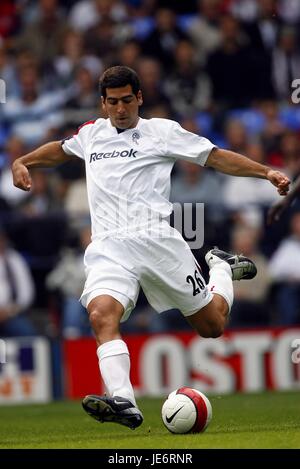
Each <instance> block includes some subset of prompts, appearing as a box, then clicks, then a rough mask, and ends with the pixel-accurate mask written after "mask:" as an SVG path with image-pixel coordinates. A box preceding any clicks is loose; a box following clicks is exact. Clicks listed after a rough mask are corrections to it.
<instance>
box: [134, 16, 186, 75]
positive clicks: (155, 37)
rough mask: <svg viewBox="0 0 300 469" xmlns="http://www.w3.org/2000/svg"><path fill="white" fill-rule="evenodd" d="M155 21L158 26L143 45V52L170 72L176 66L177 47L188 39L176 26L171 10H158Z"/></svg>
mask: <svg viewBox="0 0 300 469" xmlns="http://www.w3.org/2000/svg"><path fill="white" fill-rule="evenodd" d="M155 20H156V26H155V28H154V29H153V31H152V32H151V33H150V34H149V36H148V37H147V38H146V39H145V41H144V43H143V44H142V51H143V54H144V55H148V56H151V57H153V58H154V59H155V60H158V61H159V62H160V63H161V65H162V67H163V68H164V70H165V71H168V70H169V69H170V67H172V66H173V65H174V53H175V49H176V45H177V43H178V41H179V40H182V39H185V38H186V34H185V33H184V32H183V31H182V30H181V29H180V28H179V27H178V26H177V25H176V16H175V13H174V12H173V11H172V10H171V9H168V8H158V10H157V11H156V13H155Z"/></svg>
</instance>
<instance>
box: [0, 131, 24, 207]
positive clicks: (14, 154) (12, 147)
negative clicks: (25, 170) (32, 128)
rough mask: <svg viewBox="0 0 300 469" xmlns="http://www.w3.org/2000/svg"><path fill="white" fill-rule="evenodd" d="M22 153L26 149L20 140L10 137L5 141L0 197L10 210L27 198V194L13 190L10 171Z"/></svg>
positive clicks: (0, 178)
mask: <svg viewBox="0 0 300 469" xmlns="http://www.w3.org/2000/svg"><path fill="white" fill-rule="evenodd" d="M24 151H26V148H25V145H24V142H23V141H22V140H21V139H20V138H18V137H14V136H12V137H10V138H9V139H8V140H7V142H6V145H5V151H4V155H5V159H6V165H5V166H4V167H3V169H2V171H1V173H0V197H1V198H3V199H4V200H5V201H6V202H7V204H8V205H9V206H10V207H11V208H12V207H15V206H16V205H18V204H19V203H20V202H21V201H22V200H25V199H26V198H27V196H28V194H20V191H18V190H17V189H16V188H15V186H14V185H13V179H12V174H11V169H10V167H11V165H12V164H13V162H14V161H15V160H16V159H17V158H19V157H20V156H21V155H23V154H24Z"/></svg>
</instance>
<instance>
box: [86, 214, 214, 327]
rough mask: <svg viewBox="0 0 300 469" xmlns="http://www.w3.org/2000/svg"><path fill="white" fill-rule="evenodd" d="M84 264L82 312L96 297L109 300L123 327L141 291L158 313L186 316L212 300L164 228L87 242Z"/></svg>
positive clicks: (190, 259)
mask: <svg viewBox="0 0 300 469" xmlns="http://www.w3.org/2000/svg"><path fill="white" fill-rule="evenodd" d="M162 227H163V229H162ZM84 261H85V267H86V275H87V279H86V283H85V286H84V291H83V293H82V295H81V298H80V300H81V303H82V304H83V306H85V307H86V306H88V304H89V303H90V301H92V300H93V299H94V298H95V297H96V296H99V295H110V296H112V297H113V298H115V299H116V300H118V301H119V302H120V303H121V304H122V305H123V307H124V314H123V317H122V322H123V321H125V320H126V319H127V318H128V317H129V315H130V313H131V311H132V310H133V309H134V307H135V305H136V301H137V298H138V294H139V289H140V287H142V289H143V291H144V293H145V296H146V298H147V300H148V302H149V303H150V305H151V306H152V307H153V308H154V309H155V310H156V311H157V312H158V313H161V312H163V311H166V310H169V309H173V308H174V309H179V310H180V311H181V312H182V314H183V315H184V316H190V315H192V314H194V313H196V312H197V311H199V309H201V308H203V307H204V306H206V305H207V304H208V303H209V302H210V301H211V300H212V297H213V295H212V293H211V292H210V291H209V290H208V288H207V286H206V284H205V281H204V279H203V277H202V276H201V273H200V272H201V270H200V267H199V265H198V263H197V261H196V259H195V258H194V256H193V254H192V252H191V250H190V248H189V246H188V244H187V243H186V242H185V241H184V239H183V238H182V236H181V235H180V233H179V232H178V231H177V230H175V229H173V228H171V227H170V226H169V225H168V224H167V223H166V225H160V227H159V230H158V228H157V229H156V230H153V229H152V230H151V233H149V232H147V231H140V232H138V233H134V234H132V236H130V237H128V236H127V237H123V238H120V237H119V238H117V237H110V238H104V239H101V240H96V241H92V243H91V244H90V245H89V246H88V248H87V250H86V252H85V257H84Z"/></svg>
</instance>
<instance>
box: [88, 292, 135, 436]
mask: <svg viewBox="0 0 300 469" xmlns="http://www.w3.org/2000/svg"><path fill="white" fill-rule="evenodd" d="M87 309H88V312H89V317H90V322H91V325H92V328H93V331H94V334H95V337H96V341H97V344H98V349H97V355H98V359H99V368H100V372H101V376H102V379H103V381H104V384H105V387H106V390H107V394H108V395H107V396H95V395H89V396H86V397H85V398H84V399H83V402H82V405H83V408H84V410H85V411H86V412H87V413H88V414H89V415H90V416H91V417H93V418H95V419H96V420H98V421H100V422H116V423H120V424H121V425H126V426H127V427H130V428H132V429H134V428H136V427H138V426H139V425H141V423H142V422H143V416H142V414H141V412H140V410H139V409H138V408H137V406H136V401H135V397H134V393H133V389H132V385H131V382H130V378H129V372H130V358H129V352H128V348H127V345H126V343H125V342H124V341H123V340H122V339H121V336H120V331H119V324H120V320H121V317H122V315H123V312H124V308H123V306H122V305H121V303H119V302H118V301H117V300H115V299H114V298H113V297H111V296H109V295H100V296H97V297H96V298H94V299H93V300H92V301H91V302H90V303H89V305H88V308H87Z"/></svg>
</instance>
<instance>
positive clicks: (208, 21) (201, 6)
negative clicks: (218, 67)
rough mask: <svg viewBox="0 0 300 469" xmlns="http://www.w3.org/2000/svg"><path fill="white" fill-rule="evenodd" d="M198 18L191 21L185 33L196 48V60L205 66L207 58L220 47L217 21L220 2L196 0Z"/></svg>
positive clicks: (216, 0)
mask: <svg viewBox="0 0 300 469" xmlns="http://www.w3.org/2000/svg"><path fill="white" fill-rule="evenodd" d="M198 13H199V14H198V16H196V17H195V19H194V20H193V21H191V23H190V25H189V27H188V29H187V33H188V35H189V36H190V38H191V39H192V41H193V42H194V44H195V47H196V60H197V62H198V63H200V64H201V65H205V63H206V60H207V57H208V56H209V55H210V54H212V53H213V52H215V51H216V50H217V49H218V48H219V47H220V46H221V42H222V39H221V33H220V29H219V19H220V15H221V0H198Z"/></svg>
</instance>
